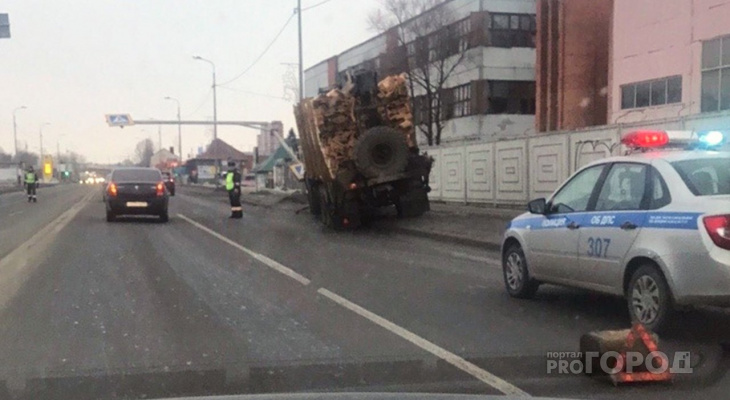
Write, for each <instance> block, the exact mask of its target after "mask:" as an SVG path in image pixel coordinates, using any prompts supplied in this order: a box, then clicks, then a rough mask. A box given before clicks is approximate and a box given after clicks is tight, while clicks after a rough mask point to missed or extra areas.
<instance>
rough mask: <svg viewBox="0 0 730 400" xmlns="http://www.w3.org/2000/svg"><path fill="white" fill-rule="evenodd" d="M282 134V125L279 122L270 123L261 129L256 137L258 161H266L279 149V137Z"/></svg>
mask: <svg viewBox="0 0 730 400" xmlns="http://www.w3.org/2000/svg"><path fill="white" fill-rule="evenodd" d="M283 134H284V124H282V123H281V121H272V122H271V123H269V124H267V125H266V126H264V127H263V128H261V133H259V135H258V136H257V137H256V143H257V144H256V145H257V149H258V156H259V160H262V159H266V158H267V157H269V156H270V155H272V154H274V153H275V152H276V149H278V148H279V145H280V143H279V138H278V137H277V135H278V136H279V137H281V135H283Z"/></svg>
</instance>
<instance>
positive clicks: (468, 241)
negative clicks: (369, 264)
mask: <svg viewBox="0 0 730 400" xmlns="http://www.w3.org/2000/svg"><path fill="white" fill-rule="evenodd" d="M390 229H392V231H393V232H395V233H401V234H406V235H410V236H416V237H421V238H425V239H434V240H438V241H440V242H446V243H454V244H461V245H465V246H471V247H477V248H480V249H487V250H492V251H500V250H501V248H502V244H501V243H494V242H488V241H485V240H479V239H472V238H468V237H464V236H456V235H449V234H446V233H440V232H433V231H423V230H420V229H413V228H404V227H402V226H393V227H391V228H390Z"/></svg>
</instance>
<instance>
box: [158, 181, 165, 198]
mask: <svg viewBox="0 0 730 400" xmlns="http://www.w3.org/2000/svg"><path fill="white" fill-rule="evenodd" d="M164 195H165V183H164V182H160V183H158V184H157V197H162V196H164Z"/></svg>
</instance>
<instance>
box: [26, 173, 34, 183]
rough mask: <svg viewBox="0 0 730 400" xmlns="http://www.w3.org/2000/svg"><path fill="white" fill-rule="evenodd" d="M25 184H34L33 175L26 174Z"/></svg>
mask: <svg viewBox="0 0 730 400" xmlns="http://www.w3.org/2000/svg"><path fill="white" fill-rule="evenodd" d="M25 182H27V183H35V173H33V172H28V173H26V174H25Z"/></svg>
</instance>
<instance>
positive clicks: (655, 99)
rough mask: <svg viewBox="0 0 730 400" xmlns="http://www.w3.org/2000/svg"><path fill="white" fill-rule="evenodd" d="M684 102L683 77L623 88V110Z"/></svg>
mask: <svg viewBox="0 0 730 400" xmlns="http://www.w3.org/2000/svg"><path fill="white" fill-rule="evenodd" d="M681 102H682V77H681V76H670V77H667V78H662V79H656V80H653V81H646V82H637V83H630V84H628V85H623V86H621V109H622V110H627V109H631V108H642V107H652V106H663V105H665V104H675V103H681Z"/></svg>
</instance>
